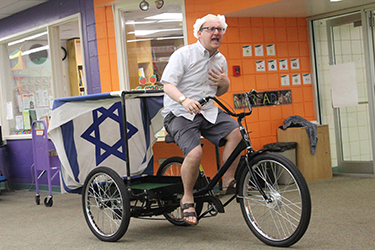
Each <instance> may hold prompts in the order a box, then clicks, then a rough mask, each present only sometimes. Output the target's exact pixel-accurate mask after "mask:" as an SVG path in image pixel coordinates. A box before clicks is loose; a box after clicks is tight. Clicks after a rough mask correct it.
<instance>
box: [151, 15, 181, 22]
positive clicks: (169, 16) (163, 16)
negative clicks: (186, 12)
mask: <svg viewBox="0 0 375 250" xmlns="http://www.w3.org/2000/svg"><path fill="white" fill-rule="evenodd" d="M145 19H159V20H161V19H169V20H171V19H172V20H181V21H182V13H163V14H158V15H154V16H148V17H145Z"/></svg>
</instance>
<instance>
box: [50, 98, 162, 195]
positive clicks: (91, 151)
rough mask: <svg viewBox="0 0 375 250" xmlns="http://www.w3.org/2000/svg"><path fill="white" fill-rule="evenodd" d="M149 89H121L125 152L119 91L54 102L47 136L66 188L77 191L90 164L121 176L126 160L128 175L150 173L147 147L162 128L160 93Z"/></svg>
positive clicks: (150, 163)
mask: <svg viewBox="0 0 375 250" xmlns="http://www.w3.org/2000/svg"><path fill="white" fill-rule="evenodd" d="M153 92H154V93H149V94H147V93H144V92H141V93H138V94H137V92H124V93H125V98H126V100H125V107H126V121H127V124H126V125H127V136H128V145H129V156H128V155H126V145H125V131H124V117H123V112H122V103H121V94H122V92H111V93H103V94H96V95H88V96H80V97H68V98H60V99H56V100H55V101H54V104H53V110H52V114H51V121H50V125H49V130H48V135H49V138H50V139H51V140H52V142H53V143H54V145H55V147H56V151H57V154H58V156H59V159H60V162H61V173H62V180H63V185H64V189H65V190H66V191H67V192H70V193H74V192H77V193H80V192H81V188H82V186H83V184H84V182H85V178H86V176H87V175H88V174H89V173H90V171H91V170H93V169H94V168H96V167H100V166H106V167H110V168H112V169H113V170H115V171H116V172H117V173H118V174H119V175H120V176H126V175H127V172H126V161H127V160H129V162H130V172H131V175H132V176H134V175H140V174H152V173H153V152H152V146H153V145H154V143H155V142H156V139H157V137H156V134H157V132H159V131H160V129H161V128H162V127H163V117H162V116H161V110H162V108H163V93H162V92H160V91H157V92H156V93H155V91H153ZM126 93H129V94H128V95H126Z"/></svg>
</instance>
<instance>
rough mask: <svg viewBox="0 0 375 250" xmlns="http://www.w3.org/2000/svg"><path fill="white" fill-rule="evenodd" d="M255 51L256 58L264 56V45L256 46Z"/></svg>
mask: <svg viewBox="0 0 375 250" xmlns="http://www.w3.org/2000/svg"><path fill="white" fill-rule="evenodd" d="M254 50H255V56H264V52H263V45H262V44H258V45H255V46H254Z"/></svg>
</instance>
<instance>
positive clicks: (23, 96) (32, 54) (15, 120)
mask: <svg viewBox="0 0 375 250" xmlns="http://www.w3.org/2000/svg"><path fill="white" fill-rule="evenodd" d="M78 23H79V19H78V18H77V17H74V18H72V17H70V18H66V19H65V20H59V22H58V23H55V24H50V25H49V26H46V27H44V28H40V29H38V30H33V31H28V32H25V33H24V34H19V35H15V36H14V37H13V38H8V39H4V40H3V41H0V48H1V50H0V58H1V60H0V69H1V70H2V72H3V73H2V74H0V83H1V85H0V86H1V91H0V93H1V98H0V100H1V103H2V113H1V114H2V119H1V120H2V123H1V124H2V129H3V132H4V133H3V135H4V136H5V137H7V139H17V138H25V137H23V136H20V135H27V136H26V138H30V134H31V125H32V122H33V121H34V120H41V119H45V120H47V121H48V117H49V114H50V111H51V109H52V105H53V101H54V99H55V98H57V97H64V96H70V95H71V94H72V92H71V89H72V86H74V87H75V88H77V89H78V87H77V86H78V83H77V82H78V80H74V81H73V80H72V77H70V71H72V70H71V69H70V67H69V65H68V60H67V59H69V56H68V55H67V54H69V53H66V51H67V49H68V48H67V44H68V41H69V40H71V39H72V38H77V39H75V40H79V25H78ZM52 49H54V50H56V52H55V53H52ZM52 54H53V55H55V56H52ZM60 55H61V56H60ZM72 58H73V56H71V59H72ZM74 58H76V57H74ZM80 67H81V69H82V67H83V65H82V63H81V65H80ZM75 71H77V72H78V69H75ZM77 79H81V78H78V77H77ZM82 80H83V78H82ZM76 85H77V86H76ZM79 88H83V86H79ZM77 91H78V90H77ZM83 91H84V89H83Z"/></svg>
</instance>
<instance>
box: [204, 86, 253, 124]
mask: <svg viewBox="0 0 375 250" xmlns="http://www.w3.org/2000/svg"><path fill="white" fill-rule="evenodd" d="M251 95H252V96H255V97H256V98H259V99H260V97H259V96H258V93H257V92H256V91H255V90H254V89H253V90H251V91H250V92H246V93H245V100H246V103H247V107H248V108H249V112H241V113H238V114H237V113H234V112H232V111H230V110H229V109H228V108H227V107H226V106H225V105H224V104H223V103H222V102H221V101H219V100H218V99H217V98H216V97H215V96H207V97H203V98H202V99H200V100H198V102H199V104H200V105H201V106H204V105H205V104H206V103H207V102H208V101H209V100H210V99H212V100H214V101H215V102H216V103H217V104H219V106H220V107H221V108H223V109H224V110H225V112H227V113H228V114H229V115H231V116H233V117H240V118H243V117H245V116H248V115H251V113H252V112H253V110H252V107H251V102H250V96H251Z"/></svg>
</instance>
